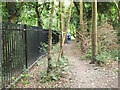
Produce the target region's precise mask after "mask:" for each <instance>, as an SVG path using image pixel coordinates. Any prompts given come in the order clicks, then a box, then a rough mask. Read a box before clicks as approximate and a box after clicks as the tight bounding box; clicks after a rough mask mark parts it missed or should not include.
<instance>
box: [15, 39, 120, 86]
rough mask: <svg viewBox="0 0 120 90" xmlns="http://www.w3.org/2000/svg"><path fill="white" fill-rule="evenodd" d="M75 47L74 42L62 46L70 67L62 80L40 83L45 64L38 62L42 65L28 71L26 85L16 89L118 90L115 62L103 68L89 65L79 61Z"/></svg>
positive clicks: (78, 50) (21, 84) (80, 54)
mask: <svg viewBox="0 0 120 90" xmlns="http://www.w3.org/2000/svg"><path fill="white" fill-rule="evenodd" d="M77 45H78V44H76V43H75V42H74V41H71V42H70V44H65V45H64V55H65V56H66V57H67V58H68V60H69V62H70V63H71V65H70V66H69V68H68V69H69V72H68V73H67V74H66V76H64V77H63V78H62V79H60V80H57V81H51V82H45V83H40V82H39V81H40V79H39V75H40V71H41V70H46V68H47V63H46V61H44V62H42V61H39V62H42V63H38V65H36V66H34V67H33V68H32V69H31V70H30V71H29V73H28V74H29V77H28V79H27V84H26V85H24V84H23V83H22V82H21V81H20V82H18V83H17V84H16V88H118V73H117V70H118V63H117V61H116V62H114V63H112V64H110V65H107V66H104V67H100V66H96V65H94V64H89V61H87V60H80V57H81V56H82V53H81V51H80V48H78V47H77ZM44 58H46V57H44ZM42 65H44V66H42Z"/></svg>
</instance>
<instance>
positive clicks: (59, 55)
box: [57, 1, 73, 62]
mask: <svg viewBox="0 0 120 90" xmlns="http://www.w3.org/2000/svg"><path fill="white" fill-rule="evenodd" d="M72 4H73V1H71V4H70V10H69V17H68V20H67V26H66V27H65V30H64V32H65V34H64V35H63V39H62V48H61V49H60V51H59V54H58V59H57V62H59V59H60V57H61V53H62V51H63V45H64V41H65V37H66V32H67V29H68V26H69V22H70V17H71V9H72Z"/></svg>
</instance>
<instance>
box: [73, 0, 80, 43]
mask: <svg viewBox="0 0 120 90" xmlns="http://www.w3.org/2000/svg"><path fill="white" fill-rule="evenodd" d="M74 5H75V7H76V9H77V15H80V10H79V7H78V6H79V4H78V3H77V2H74ZM79 23H80V21H79V18H78V20H77V25H76V42H79V34H78V32H79Z"/></svg>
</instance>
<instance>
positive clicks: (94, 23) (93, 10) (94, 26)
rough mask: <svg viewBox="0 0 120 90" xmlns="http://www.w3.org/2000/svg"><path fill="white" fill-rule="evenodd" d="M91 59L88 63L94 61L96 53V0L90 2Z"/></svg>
mask: <svg viewBox="0 0 120 90" xmlns="http://www.w3.org/2000/svg"><path fill="white" fill-rule="evenodd" d="M91 35H92V36H91V37H92V61H91V62H90V64H94V63H95V62H96V55H97V0H93V2H92V34H91Z"/></svg>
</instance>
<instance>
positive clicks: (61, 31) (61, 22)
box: [59, 0, 63, 56]
mask: <svg viewBox="0 0 120 90" xmlns="http://www.w3.org/2000/svg"><path fill="white" fill-rule="evenodd" d="M59 8H60V49H61V48H62V37H63V7H62V0H60V2H59ZM62 56H63V51H62Z"/></svg>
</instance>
